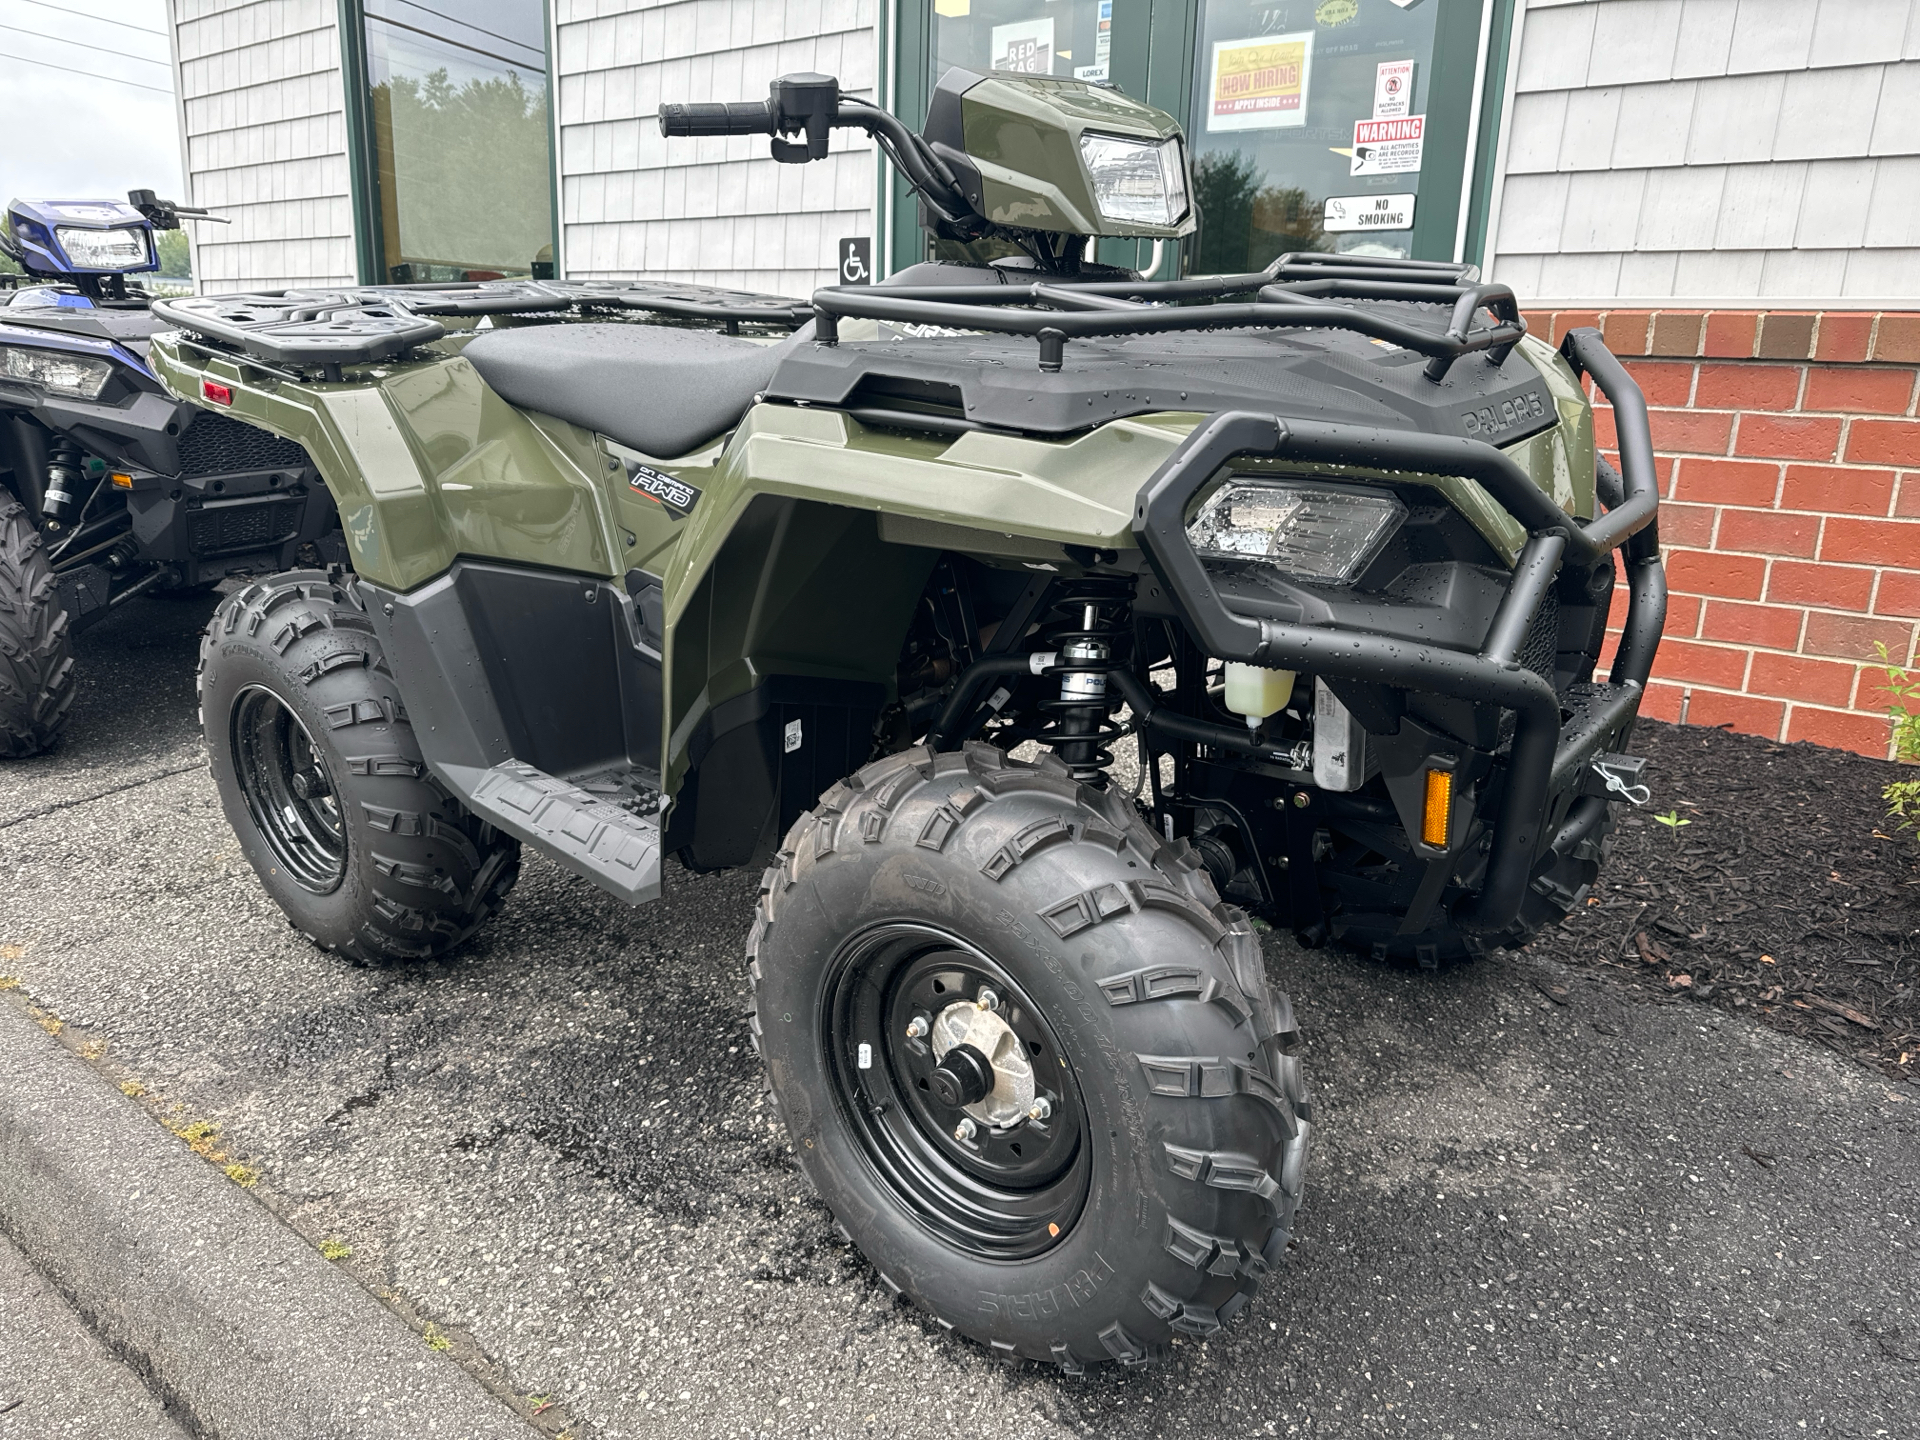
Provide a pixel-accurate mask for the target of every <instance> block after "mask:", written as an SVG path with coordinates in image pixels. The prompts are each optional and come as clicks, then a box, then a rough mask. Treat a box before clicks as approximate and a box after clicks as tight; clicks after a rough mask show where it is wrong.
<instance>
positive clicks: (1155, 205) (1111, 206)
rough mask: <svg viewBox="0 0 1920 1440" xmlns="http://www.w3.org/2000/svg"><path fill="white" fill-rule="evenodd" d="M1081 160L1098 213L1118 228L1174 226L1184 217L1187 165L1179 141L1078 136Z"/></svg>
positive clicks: (1119, 136)
mask: <svg viewBox="0 0 1920 1440" xmlns="http://www.w3.org/2000/svg"><path fill="white" fill-rule="evenodd" d="M1080 159H1081V161H1082V162H1083V163H1084V164H1085V165H1086V167H1087V177H1088V179H1090V180H1091V181H1092V182H1093V198H1094V200H1095V202H1096V203H1097V204H1098V205H1099V206H1100V214H1101V215H1102V216H1103V217H1105V218H1106V219H1108V220H1111V221H1114V222H1115V223H1117V224H1121V225H1178V224H1179V223H1180V221H1181V220H1182V219H1183V218H1184V217H1185V216H1186V213H1187V167H1186V163H1185V160H1184V158H1183V157H1182V155H1181V153H1180V140H1179V137H1178V136H1174V137H1172V138H1170V139H1166V140H1138V139H1131V138H1129V137H1126V136H1121V135H1091V134H1084V135H1082V136H1081V137H1080Z"/></svg>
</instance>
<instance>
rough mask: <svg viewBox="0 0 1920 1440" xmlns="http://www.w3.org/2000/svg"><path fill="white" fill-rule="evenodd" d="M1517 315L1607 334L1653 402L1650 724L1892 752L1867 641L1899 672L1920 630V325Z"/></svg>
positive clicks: (1831, 316) (1897, 319)
mask: <svg viewBox="0 0 1920 1440" xmlns="http://www.w3.org/2000/svg"><path fill="white" fill-rule="evenodd" d="M1527 319H1528V323H1529V325H1530V326H1531V327H1532V328H1533V330H1534V331H1535V333H1536V334H1541V335H1547V334H1551V335H1552V336H1553V337H1554V338H1555V339H1556V340H1557V339H1559V338H1561V337H1563V336H1564V335H1565V334H1566V332H1567V331H1568V330H1570V329H1572V328H1574V327H1575V326H1580V325H1595V326H1598V327H1600V329H1601V332H1602V334H1603V335H1604V337H1605V339H1606V342H1607V345H1608V347H1609V348H1610V349H1612V350H1613V352H1614V353H1615V354H1617V355H1620V356H1622V357H1623V358H1626V365H1627V369H1628V370H1629V371H1630V372H1632V374H1633V376H1634V379H1635V380H1636V381H1638V382H1639V385H1640V388H1641V390H1642V391H1643V392H1644V393H1645V395H1646V398H1647V404H1648V407H1649V419H1650V421H1651V426H1652V431H1653V444H1654V450H1655V453H1656V456H1657V461H1656V463H1657V467H1658V470H1659V480H1660V495H1661V505H1660V541H1661V548H1662V551H1663V553H1664V556H1665V559H1666V565H1667V584H1668V588H1669V590H1670V592H1671V595H1670V600H1669V604H1668V609H1667V627H1666V638H1665V639H1664V640H1663V641H1662V642H1661V645H1660V654H1659V658H1658V660H1657V661H1656V662H1655V665H1654V670H1653V680H1652V683H1651V684H1650V685H1649V686H1648V692H1647V699H1646V705H1645V710H1646V713H1647V714H1649V715H1654V716H1657V717H1658V718H1660V719H1663V720H1676V719H1679V718H1680V717H1681V716H1682V715H1683V714H1684V715H1685V717H1686V719H1687V720H1688V722H1689V723H1691V724H1695V725H1725V726H1729V727H1731V728H1733V729H1735V730H1740V731H1743V732H1746V733H1748V734H1755V735H1765V736H1767V737H1769V738H1770V739H1776V740H1810V741H1813V742H1814V743H1816V744H1820V745H1836V746H1840V747H1842V748H1844V749H1848V750H1855V751H1858V752H1859V753H1861V754H1863V755H1875V756H1880V757H1885V756H1886V755H1887V752H1888V745H1889V741H1890V738H1891V737H1890V727H1889V725H1888V722H1887V706H1888V697H1887V696H1886V695H1885V694H1884V693H1883V692H1882V689H1881V687H1882V686H1884V685H1885V684H1886V676H1885V673H1884V667H1883V662H1882V661H1881V660H1880V656H1879V652H1878V650H1877V649H1876V647H1877V646H1881V645H1884V646H1885V647H1886V651H1887V661H1886V662H1885V663H1891V664H1894V665H1900V666H1911V665H1913V664H1915V662H1916V654H1915V642H1916V630H1917V629H1920V418H1916V410H1915V404H1916V400H1920V315H1915V314H1912V313H1904V314H1898V313H1896V314H1889V313H1881V314H1875V313H1872V312H1858V311H1856V312H1844V311H1827V312H1824V313H1819V312H1812V313H1810V312H1806V311H1799V312H1794V311H1767V312H1756V311H1753V310H1727V311H1708V312H1702V311H1698V310H1675V311H1651V312H1650V311H1647V310H1611V311H1560V312H1558V313H1552V312H1540V311H1536V312H1531V313H1529V314H1528V317H1527ZM1627 357H1633V358H1627ZM1596 401H1597V403H1596V409H1595V415H1594V421H1595V427H1596V431H1597V436H1598V438H1599V440H1600V442H1601V444H1602V445H1603V446H1611V445H1612V444H1613V441H1614V434H1615V432H1614V421H1613V413H1612V409H1611V407H1609V406H1607V405H1606V404H1605V402H1604V401H1602V400H1599V398H1598V397H1596ZM1615 458H1616V459H1617V457H1615ZM1615 618H1616V620H1617V619H1618V618H1619V616H1618V615H1617V614H1616V617H1615Z"/></svg>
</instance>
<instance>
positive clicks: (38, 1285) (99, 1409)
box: [0, 1236, 186, 1440]
mask: <svg viewBox="0 0 1920 1440" xmlns="http://www.w3.org/2000/svg"><path fill="white" fill-rule="evenodd" d="M14 1436H19V1437H22V1440H25V1437H27V1436H32V1437H34V1440H54V1437H56V1436H57V1437H60V1440H186V1436H185V1434H184V1432H182V1431H181V1430H180V1428H179V1427H178V1426H177V1425H175V1424H174V1423H173V1422H172V1421H171V1420H169V1419H168V1418H167V1416H166V1413H165V1411H164V1410H163V1409H162V1408H161V1405H160V1402H159V1401H158V1400H156V1399H154V1397H153V1396H152V1395H150V1394H148V1393H147V1388H146V1386H144V1385H143V1384H141V1382H140V1379H139V1377H138V1376H136V1375H135V1374H134V1373H133V1371H131V1370H130V1369H128V1368H127V1367H126V1366H125V1365H123V1364H121V1363H120V1361H119V1360H117V1359H116V1358H114V1356H113V1355H112V1354H110V1353H109V1352H108V1350H107V1348H106V1346H105V1345H103V1344H102V1343H101V1342H100V1340H99V1339H98V1338H97V1337H96V1336H95V1335H94V1334H93V1332H92V1331H90V1330H89V1329H87V1327H86V1325H85V1323H84V1322H82V1320H81V1319H80V1317H79V1316H78V1315H77V1314H75V1313H74V1310H73V1307H72V1306H71V1305H69V1304H68V1303H67V1301H66V1299H65V1298H64V1297H63V1296H62V1295H61V1294H60V1293H59V1292H58V1291H57V1290H55V1289H54V1288H53V1286H52V1285H50V1284H48V1283H47V1281H46V1280H45V1279H44V1278H43V1277H42V1276H41V1275H40V1274H39V1273H38V1272H36V1271H35V1270H34V1268H33V1267H32V1266H31V1265H29V1264H28V1263H27V1260H26V1257H25V1256H24V1255H22V1254H21V1253H20V1252H19V1250H17V1249H16V1248H15V1247H14V1246H13V1245H12V1244H11V1243H10V1242H9V1241H8V1240H7V1239H6V1238H5V1237H4V1236H0V1440H12V1437H14Z"/></svg>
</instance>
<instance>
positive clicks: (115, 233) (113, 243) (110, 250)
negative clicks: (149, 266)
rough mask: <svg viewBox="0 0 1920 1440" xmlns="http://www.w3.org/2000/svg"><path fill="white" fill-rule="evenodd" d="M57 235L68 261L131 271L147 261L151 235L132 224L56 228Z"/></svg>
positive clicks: (54, 235)
mask: <svg viewBox="0 0 1920 1440" xmlns="http://www.w3.org/2000/svg"><path fill="white" fill-rule="evenodd" d="M53 238H54V239H55V240H58V241H59V242H60V248H61V250H62V251H64V252H65V254H66V257H67V259H68V260H70V261H72V262H73V263H74V264H75V265H78V266H79V267H80V268H81V269H82V270H129V269H132V268H133V267H134V266H136V265H144V264H146V263H147V237H146V235H145V234H144V233H142V232H141V231H139V230H137V229H134V228H133V227H131V226H129V227H127V228H126V229H122V230H82V229H81V228H80V227H79V226H77V225H61V226H58V227H56V228H55V230H54V232H53Z"/></svg>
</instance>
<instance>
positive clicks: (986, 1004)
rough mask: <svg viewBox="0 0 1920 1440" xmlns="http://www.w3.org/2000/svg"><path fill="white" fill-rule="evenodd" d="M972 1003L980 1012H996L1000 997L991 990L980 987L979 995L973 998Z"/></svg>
mask: <svg viewBox="0 0 1920 1440" xmlns="http://www.w3.org/2000/svg"><path fill="white" fill-rule="evenodd" d="M974 1003H975V1004H976V1005H978V1006H979V1007H980V1008H981V1009H982V1010H998V1009H999V1008H1000V997H999V996H998V995H996V994H995V993H994V992H993V991H992V990H991V989H989V988H987V987H985V986H982V987H981V989H980V993H979V995H977V996H976V997H974Z"/></svg>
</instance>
